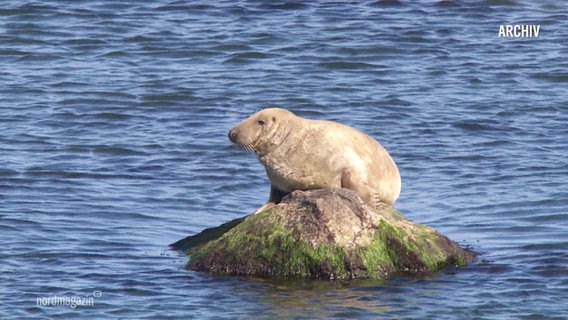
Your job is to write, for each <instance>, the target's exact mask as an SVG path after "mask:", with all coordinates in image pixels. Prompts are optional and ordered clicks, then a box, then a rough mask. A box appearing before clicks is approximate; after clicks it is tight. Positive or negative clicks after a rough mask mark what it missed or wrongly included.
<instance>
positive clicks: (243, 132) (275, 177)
mask: <svg viewBox="0 0 568 320" xmlns="http://www.w3.org/2000/svg"><path fill="white" fill-rule="evenodd" d="M229 139H230V140H231V141H232V142H234V143H237V144H239V145H241V146H242V147H244V148H245V149H248V150H250V151H252V152H254V153H255V154H256V155H257V156H258V158H259V160H260V162H261V163H262V164H263V165H264V167H265V169H266V174H267V176H268V179H270V185H271V186H270V198H269V200H268V202H267V203H266V204H265V205H264V206H262V207H260V208H259V209H258V210H257V211H256V212H260V211H263V210H264V209H267V208H269V207H271V206H273V205H274V204H277V203H279V202H280V200H282V197H284V196H285V195H287V194H288V193H290V192H292V191H294V190H309V189H320V188H324V187H335V188H347V189H351V190H353V191H355V192H356V193H357V194H358V195H359V197H360V198H361V199H362V200H363V201H364V202H366V203H367V204H369V205H371V206H372V207H376V206H377V205H378V203H379V202H384V203H387V204H392V203H393V202H394V201H395V200H396V199H397V198H398V195H399V194H400V188H401V180H400V174H399V172H398V168H397V167H396V164H395V163H394V161H393V159H392V158H391V157H390V155H389V154H388V152H387V151H386V150H385V148H383V146H381V144H380V143H378V142H377V141H376V140H375V139H373V138H371V137H370V136H368V135H366V134H364V133H363V132H360V131H358V130H356V129H354V128H351V127H349V126H346V125H343V124H340V123H337V122H332V121H323V120H309V119H304V118H301V117H298V116H296V115H294V114H293V113H292V112H290V111H288V110H285V109H280V108H269V109H264V110H261V111H259V112H257V113H255V114H253V115H252V116H250V117H249V118H247V119H245V120H243V121H242V122H241V123H239V124H238V125H236V126H235V127H234V128H233V129H231V131H230V132H229Z"/></svg>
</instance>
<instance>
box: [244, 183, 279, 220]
mask: <svg viewBox="0 0 568 320" xmlns="http://www.w3.org/2000/svg"><path fill="white" fill-rule="evenodd" d="M285 195H286V193H284V192H282V191H280V190H278V189H276V188H274V187H272V186H271V187H270V196H269V197H268V202H266V203H265V204H264V205H262V206H261V207H260V208H258V209H256V210H255V211H254V212H253V214H252V215H255V214H257V213H260V212H262V211H264V210H268V209H270V208H272V207H274V206H275V205H277V204H279V203H280V201H282V198H284V196H285Z"/></svg>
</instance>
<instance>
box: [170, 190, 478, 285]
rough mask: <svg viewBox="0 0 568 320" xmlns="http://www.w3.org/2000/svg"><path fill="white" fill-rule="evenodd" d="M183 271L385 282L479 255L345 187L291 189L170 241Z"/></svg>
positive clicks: (392, 209) (456, 263) (471, 259)
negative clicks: (184, 259) (258, 208)
mask: <svg viewBox="0 0 568 320" xmlns="http://www.w3.org/2000/svg"><path fill="white" fill-rule="evenodd" d="M172 247H173V248H175V249H179V250H183V251H184V252H185V253H186V254H188V255H189V256H190V258H191V259H190V261H189V263H188V265H187V268H188V269H191V270H197V271H207V272H209V273H213V274H220V275H232V276H243V275H246V276H256V277H267V278H312V279H353V278H387V277H390V276H392V275H395V274H401V273H419V272H432V271H436V270H440V269H442V268H444V267H447V266H462V265H465V264H467V263H470V262H472V261H474V260H475V258H476V254H475V253H474V252H472V251H470V250H467V249H464V248H462V247H460V246H459V245H458V244H457V243H455V242H453V241H451V240H449V239H448V238H447V237H445V236H443V235H441V234H439V233H438V232H436V230H434V229H432V228H430V227H428V226H425V225H421V224H418V223H415V222H412V221H410V220H407V219H406V218H404V216H403V215H402V214H401V213H400V212H398V211H397V210H396V209H394V208H393V207H392V206H389V205H386V204H384V205H381V206H380V207H379V208H377V209H372V208H370V207H369V206H367V205H366V204H364V203H363V202H362V201H361V200H360V199H359V197H358V196H357V195H356V194H355V193H354V192H352V191H351V190H348V189H317V190H310V191H294V192H292V193H291V194H289V195H288V196H287V197H285V198H284V199H283V200H282V202H281V203H279V204H278V205H276V206H274V207H272V208H270V209H268V210H266V211H263V212H261V213H258V214H256V215H252V216H247V217H243V218H239V219H235V220H233V221H230V222H228V223H225V224H223V225H221V226H219V227H216V228H210V229H206V230H204V231H202V232H201V233H199V234H196V235H194V236H190V237H187V238H185V239H182V240H180V241H178V242H176V243H174V244H172Z"/></svg>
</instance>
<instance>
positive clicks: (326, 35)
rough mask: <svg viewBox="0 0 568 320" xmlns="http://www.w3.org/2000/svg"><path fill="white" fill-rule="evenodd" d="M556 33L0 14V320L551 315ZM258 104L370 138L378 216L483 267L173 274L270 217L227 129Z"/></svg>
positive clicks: (78, 10) (559, 44)
mask: <svg viewBox="0 0 568 320" xmlns="http://www.w3.org/2000/svg"><path fill="white" fill-rule="evenodd" d="M502 24H538V25H540V26H541V29H540V34H539V37H538V38H518V39H510V38H508V39H504V38H499V37H498V31H499V26H500V25H502ZM567 30H568V6H567V5H566V4H564V3H563V2H561V1H538V2H536V1H514V0H511V1H508V0H487V1H461V2H457V3H456V2H450V1H423V2H419V3H414V2H413V3H410V2H407V1H396V0H395V1H372V2H360V3H359V2H356V3H332V2H323V1H322V2H320V1H315V2H261V1H256V2H255V1H214V2H206V1H204V2H196V1H191V2H184V1H166V0H163V1H153V2H142V1H102V0H101V1H58V2H56V1H52V2H47V1H45V2H38V1H3V2H2V4H0V44H1V45H0V81H1V82H0V83H1V86H0V101H1V105H0V130H1V131H0V132H1V135H0V203H1V206H0V232H1V233H0V240H1V242H2V246H1V249H0V250H1V251H0V258H1V264H0V272H1V275H0V277H1V278H0V288H1V293H0V318H2V319H31V318H36V319H50V318H58V319H80V318H84V319H87V318H88V319H91V318H98V319H102V318H105V319H108V318H123V319H134V318H136V319H180V318H192V317H193V318H216V319H219V318H243V319H249V318H294V317H295V318H318V317H322V318H340V319H341V318H383V319H389V318H390V319H395V318H396V319H400V318H417V319H426V318H429V319H432V318H436V319H565V318H566V317H567V315H568V237H567V236H568V216H567V214H566V208H567V205H568V200H567V199H568V187H567V186H568V183H567V182H568V127H567V126H566V124H567V123H568V94H567V93H568V92H567V89H568V62H567V60H566V57H567V56H568V31H567ZM267 105H280V106H284V107H287V108H289V109H291V110H293V111H295V112H296V113H298V114H299V115H301V116H304V117H308V118H315V119H328V120H335V121H340V122H342V123H346V124H348V125H351V126H354V127H356V128H359V129H361V130H362V131H365V132H367V133H369V134H371V135H372V136H374V137H375V138H377V139H378V140H379V141H380V142H381V143H382V144H383V145H385V146H386V147H387V149H389V150H390V152H391V154H392V156H393V157H394V159H395V160H396V161H397V163H398V165H399V168H400V171H401V174H402V178H403V191H402V194H401V197H400V198H399V200H398V202H397V203H396V207H397V208H398V209H399V210H401V211H402V212H403V213H404V214H405V215H406V216H407V217H408V218H410V219H412V220H415V221H418V222H421V223H424V224H428V225H430V226H432V227H434V228H436V229H437V230H439V231H440V232H442V233H443V234H445V235H447V236H448V237H450V238H451V239H453V240H455V241H458V242H460V243H462V244H464V245H470V246H473V247H474V249H475V250H477V251H479V252H480V253H482V255H481V256H480V259H479V260H478V262H476V263H475V264H472V265H470V266H468V267H465V268H459V269H448V270H445V271H443V272H440V273H437V274H432V275H424V276H421V277H416V278H404V277H403V278H396V279H392V280H388V281H361V280H357V281H349V282H340V281H336V282H326V281H315V282H313V281H300V282H288V283H286V282H277V283H276V282H270V281H259V280H251V279H230V278H229V279H227V278H216V277H210V276H208V275H206V274H201V273H194V272H189V271H186V270H184V269H183V266H184V264H185V262H186V261H187V259H186V257H184V256H182V255H179V254H178V253H176V252H173V251H170V250H169V249H168V247H167V245H168V244H169V243H172V242H174V241H176V240H178V239H181V238H183V237H185V236H187V235H190V234H194V233H196V232H199V231H201V230H202V229H204V228H207V227H211V226H217V225H219V224H221V223H223V222H226V221H229V220H231V219H234V218H237V217H240V216H242V215H244V214H248V213H250V212H252V211H253V210H254V209H255V208H256V207H258V206H259V205H261V204H262V203H263V202H264V201H265V200H266V197H267V196H268V183H267V180H266V178H265V174H264V172H263V168H262V167H261V165H260V164H259V163H257V161H256V160H255V159H254V157H253V156H252V155H251V154H248V153H246V152H245V151H243V150H240V149H238V148H236V147H234V146H231V145H230V143H229V141H228V139H227V136H226V134H227V132H228V130H229V129H230V128H231V127H232V126H233V125H234V124H236V123H237V122H238V121H240V120H241V119H243V118H244V117H246V116H247V115H249V114H251V113H253V112H254V111H256V110H257V109H258V108H261V107H264V106H267ZM57 297H59V298H62V299H63V300H59V302H57V300H56V299H54V298H57ZM77 297H83V298H85V301H83V303H82V305H78V306H76V307H75V308H72V307H71V306H69V302H65V299H67V300H70V299H72V298H77ZM49 299H53V300H54V301H55V302H53V303H52V302H50V301H51V300H49ZM88 299H90V300H88ZM79 303H80V302H79ZM51 304H59V305H51ZM61 304H67V305H61Z"/></svg>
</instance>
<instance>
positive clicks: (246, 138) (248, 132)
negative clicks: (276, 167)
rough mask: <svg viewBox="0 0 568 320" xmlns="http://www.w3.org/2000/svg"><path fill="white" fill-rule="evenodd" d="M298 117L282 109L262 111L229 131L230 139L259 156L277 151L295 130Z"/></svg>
mask: <svg viewBox="0 0 568 320" xmlns="http://www.w3.org/2000/svg"><path fill="white" fill-rule="evenodd" d="M293 119H297V117H296V116H295V115H294V114H293V113H292V112H290V111H288V110H286V109H281V108H268V109H264V110H261V111H259V112H257V113H255V114H253V115H252V116H250V117H248V118H246V119H245V120H243V121H242V122H241V123H239V124H237V125H236V126H234V127H233V128H232V129H231V130H230V131H229V139H230V140H231V141H232V142H233V143H236V144H238V145H240V146H241V147H243V148H245V149H247V150H250V151H252V152H254V153H255V154H256V155H258V156H262V155H265V154H267V153H269V152H270V151H272V150H274V149H276V148H277V147H278V146H279V145H280V144H281V143H282V141H284V140H285V139H286V138H287V137H288V135H289V134H290V133H291V132H292V130H293V125H291V124H293V123H294V121H291V120H293Z"/></svg>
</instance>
